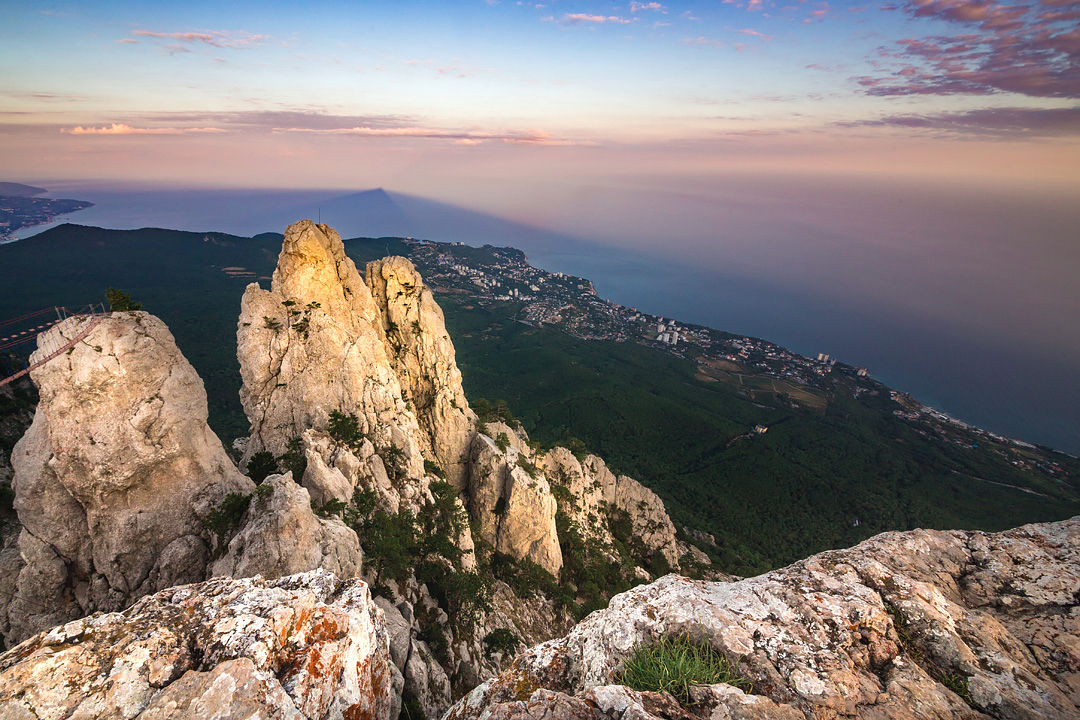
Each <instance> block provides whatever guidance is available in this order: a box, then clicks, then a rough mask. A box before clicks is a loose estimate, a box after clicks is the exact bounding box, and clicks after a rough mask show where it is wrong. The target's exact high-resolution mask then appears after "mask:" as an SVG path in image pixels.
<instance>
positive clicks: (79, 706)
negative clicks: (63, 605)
mask: <svg viewBox="0 0 1080 720" xmlns="http://www.w3.org/2000/svg"><path fill="white" fill-rule="evenodd" d="M390 682H391V671H390V665H389V647H388V638H387V634H386V628H385V626H384V624H383V619H382V613H381V612H379V611H378V610H377V609H376V607H375V605H374V603H373V602H372V600H371V596H370V593H369V592H368V588H367V585H366V584H364V583H363V582H362V581H359V580H350V581H346V582H341V581H339V580H337V579H336V578H334V577H333V576H332V575H330V574H328V573H325V572H312V573H306V574H302V575H293V576H291V577H286V578H282V579H280V580H277V581H274V582H268V581H266V580H263V579H261V578H254V579H248V580H232V579H230V578H220V579H215V580H210V581H207V582H204V583H200V584H198V585H186V586H182V587H176V588H172V589H169V590H166V591H163V592H160V593H158V594H156V595H153V596H150V597H146V598H143V599H142V600H140V601H139V602H138V603H136V604H135V605H134V606H133V607H131V608H130V609H129V610H127V611H125V612H123V613H110V614H105V615H94V616H92V617H88V618H85V619H82V620H77V621H75V622H71V623H68V624H66V625H61V626H59V627H56V628H54V629H52V630H51V631H49V632H48V633H42V634H39V635H37V636H35V637H34V638H32V639H30V640H28V641H26V642H24V643H23V644H21V645H19V646H17V647H15V648H13V649H12V650H9V651H8V652H6V653H4V654H3V655H0V717H3V718H5V720H6V719H7V718H13V719H15V718H35V719H36V718H60V717H78V718H87V719H90V718H100V719H101V720H105V719H106V718H109V719H112V718H136V717H138V718H140V719H142V720H150V719H153V720H158V719H164V718H192V719H194V718H254V717H262V718H282V719H285V718H288V719H289V720H301V719H309V720H315V719H316V718H319V719H321V718H327V719H329V718H370V719H371V720H385V719H386V718H388V717H389V714H390V705H391V685H390Z"/></svg>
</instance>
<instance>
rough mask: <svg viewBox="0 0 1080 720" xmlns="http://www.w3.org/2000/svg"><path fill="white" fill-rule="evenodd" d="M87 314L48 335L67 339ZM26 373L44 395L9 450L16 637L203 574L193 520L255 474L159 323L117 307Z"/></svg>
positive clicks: (200, 536) (11, 617)
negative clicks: (18, 567) (15, 531)
mask: <svg viewBox="0 0 1080 720" xmlns="http://www.w3.org/2000/svg"><path fill="white" fill-rule="evenodd" d="M88 322H90V321H89V320H88V319H85V318H70V319H68V320H66V321H64V322H63V323H60V324H59V325H57V326H56V327H54V328H53V329H51V330H49V331H48V333H49V334H50V335H52V334H55V335H61V336H63V337H65V338H68V337H73V336H75V335H76V334H78V333H79V332H80V330H81V329H82V328H83V326H84V323H88ZM47 340H48V339H45V340H43V342H45V341H47ZM39 352H40V351H39ZM32 359H34V358H32ZM31 376H32V377H33V380H34V382H35V384H36V385H37V386H38V390H39V393H40V402H39V403H38V406H37V411H36V413H35V414H34V421H33V424H32V425H31V426H30V429H29V430H28V431H27V432H26V434H25V435H24V436H23V438H22V439H21V440H20V441H19V443H18V444H17V445H16V448H15V452H14V453H13V456H12V461H13V464H14V467H15V478H14V488H15V495H16V496H15V509H16V511H17V512H18V515H19V521H20V522H21V523H22V525H23V531H22V534H21V537H20V541H19V546H20V551H21V553H22V556H23V558H24V560H25V561H26V567H25V568H23V570H22V571H21V572H20V573H19V577H18V580H17V581H16V589H15V592H14V595H13V597H12V600H11V602H10V603H9V605H8V608H7V618H8V624H9V626H10V631H11V636H13V637H14V638H16V639H21V638H24V637H27V636H28V635H30V634H32V633H33V632H36V631H38V630H40V629H42V628H44V627H48V626H50V625H53V624H55V623H57V622H62V621H65V620H69V619H72V618H74V617H79V616H81V615H85V614H86V613H89V612H92V611H94V610H118V609H120V608H123V607H126V606H127V605H128V604H130V603H131V602H132V601H133V600H134V599H136V598H138V597H140V596H142V595H145V594H147V593H151V592H156V591H157V590H161V589H163V588H166V587H170V586H172V585H176V584H178V583H182V582H190V581H193V580H201V579H202V578H203V577H204V573H205V569H206V563H207V560H208V557H209V553H208V545H207V540H208V536H207V531H206V530H205V529H204V527H203V525H202V522H201V519H202V518H204V517H206V515H207V514H208V513H209V512H210V511H211V510H212V509H213V508H214V507H216V506H217V505H218V504H219V503H220V501H221V500H222V498H224V496H225V495H226V494H228V493H230V492H250V491H251V490H252V489H253V488H254V484H253V483H252V482H251V481H250V480H248V479H247V478H245V477H243V476H242V475H241V474H240V473H239V471H237V470H236V468H235V467H234V466H233V464H232V462H231V461H230V460H229V458H228V456H227V455H226V454H225V450H224V449H223V448H222V446H221V442H220V441H219V440H218V438H217V436H216V435H214V433H213V431H212V430H210V427H209V426H208V425H207V424H206V418H207V406H206V392H205V390H204V389H203V384H202V381H201V380H200V379H199V377H198V375H197V374H196V373H195V370H194V368H192V367H191V365H190V364H189V363H188V362H187V360H186V359H185V358H184V356H183V355H182V354H181V353H180V350H179V349H178V348H177V347H176V343H175V342H174V340H173V337H172V335H171V334H170V333H169V330H168V328H166V327H165V325H164V323H162V322H161V321H160V320H159V319H157V318H156V317H154V316H152V315H149V314H147V313H144V312H125V313H113V314H111V315H109V316H107V317H105V318H103V319H101V321H100V323H99V324H98V325H97V326H96V327H94V328H93V329H92V330H91V331H90V333H89V335H87V336H86V338H85V339H84V340H82V341H81V342H79V343H77V344H76V345H75V346H74V347H73V348H72V349H71V351H70V352H68V353H66V354H63V355H60V356H59V357H57V358H54V359H53V360H50V361H49V362H48V363H46V364H45V365H42V366H41V367H39V368H37V369H36V370H34V371H33V372H32V373H31Z"/></svg>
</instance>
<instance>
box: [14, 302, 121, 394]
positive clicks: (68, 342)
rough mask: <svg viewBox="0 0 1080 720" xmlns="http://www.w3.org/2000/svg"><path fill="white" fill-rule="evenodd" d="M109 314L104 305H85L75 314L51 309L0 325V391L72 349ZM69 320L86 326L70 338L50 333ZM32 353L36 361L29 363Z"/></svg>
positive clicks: (60, 308)
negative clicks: (79, 320) (83, 319)
mask: <svg viewBox="0 0 1080 720" xmlns="http://www.w3.org/2000/svg"><path fill="white" fill-rule="evenodd" d="M108 314H109V313H108V312H107V311H106V310H105V306H104V305H87V306H86V307H84V308H81V309H79V310H76V311H72V310H69V309H68V308H65V307H50V308H45V309H44V310H37V311H35V312H32V313H27V314H26V315H21V316H19V317H17V318H12V319H10V320H4V321H3V322H0V387H3V386H4V385H7V384H8V383H11V382H14V381H16V380H18V379H19V378H21V377H22V376H24V375H27V374H28V373H29V372H30V371H31V370H35V369H37V368H39V367H41V366H42V365H44V364H45V363H47V362H49V361H50V360H52V359H53V358H55V357H57V356H59V355H61V354H62V353H65V352H67V351H69V350H70V349H71V348H73V347H75V345H76V344H78V343H79V342H81V341H82V340H84V339H85V338H86V336H87V335H89V334H90V331H91V330H93V329H94V328H95V327H97V326H98V324H99V323H100V322H101V320H102V319H103V318H105V317H106V316H108ZM72 317H78V318H87V319H88V320H89V322H87V323H83V324H82V326H81V327H80V328H79V332H78V333H76V334H75V335H74V336H72V337H70V338H66V337H64V336H63V335H61V334H60V333H50V332H49V330H51V329H53V328H54V327H56V326H57V325H59V324H60V323H62V322H64V321H65V320H67V319H68V318H72ZM39 351H40V352H39ZM35 353H37V357H36V358H34V359H33V360H31V358H32V357H33V356H34V354H35Z"/></svg>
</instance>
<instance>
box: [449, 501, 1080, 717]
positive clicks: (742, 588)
mask: <svg viewBox="0 0 1080 720" xmlns="http://www.w3.org/2000/svg"><path fill="white" fill-rule="evenodd" d="M1078 588H1080V518H1073V519H1072V520H1068V521H1064V522H1060V523H1050V524H1045V525H1029V526H1025V527H1022V528H1018V529H1017V530H1013V531H1010V532H1006V533H1000V534H996V535H991V534H986V533H979V532H937V531H922V530H916V531H912V532H907V533H886V534H883V535H879V536H877V537H874V538H871V539H870V540H868V541H866V542H864V543H862V544H860V545H858V546H856V547H854V548H851V549H848V550H838V551H832V552H826V553H822V554H820V555H815V556H814V557H811V558H808V559H807V560H804V561H802V562H799V563H796V564H794V565H792V566H790V567H787V568H784V569H782V570H777V571H774V572H771V573H767V574H765V575H761V576H759V577H755V578H749V579H746V580H741V581H738V582H734V583H705V582H700V581H691V580H687V579H685V578H682V577H679V576H675V575H669V576H667V577H664V578H662V579H661V580H658V581H656V582H655V583H653V584H651V585H646V586H640V587H638V588H635V589H633V590H631V591H629V592H627V593H624V594H622V595H619V596H617V597H616V598H614V599H613V600H612V602H611V604H610V606H609V607H608V608H607V609H606V610H602V611H599V612H596V613H593V614H592V615H590V616H589V617H588V618H586V619H585V621H583V622H582V623H581V624H579V625H578V626H577V627H575V628H574V629H573V630H572V631H571V632H570V634H568V635H567V636H566V637H565V638H562V639H560V640H553V641H551V642H547V643H544V644H542V645H539V646H536V647H534V648H532V649H531V650H529V651H528V652H526V653H524V654H522V655H521V656H519V657H518V658H517V659H516V660H515V661H514V663H513V665H512V667H511V668H510V669H509V670H507V671H506V672H504V673H502V674H501V675H500V676H498V677H497V678H494V679H493V680H490V681H488V682H487V683H485V684H483V685H481V686H480V687H478V688H477V689H476V690H475V691H473V692H472V693H471V694H470V695H469V696H468V697H466V698H465V699H463V700H462V701H460V702H459V703H458V704H457V705H455V706H454V708H452V709H451V710H450V712H449V713H448V716H447V717H448V718H449V720H466V719H470V718H479V717H481V716H483V717H497V716H501V715H521V716H528V717H537V718H538V717H541V716H543V717H549V718H553V719H557V718H563V717H576V716H577V714H578V710H580V705H573V703H572V702H571V701H572V700H574V699H578V698H581V699H587V700H589V701H590V702H589V703H588V704H589V705H590V706H592V707H597V708H599V710H600V711H601V715H602V716H603V717H605V718H625V717H627V715H626V713H627V712H629V709H631V708H634V707H636V708H638V709H637V710H634V711H633V712H631V713H630V716H632V717H634V718H641V719H642V720H644V719H645V718H650V717H671V714H670V713H660V712H652V711H650V710H649V709H648V707H647V703H645V702H644V701H643V700H642V699H641V698H636V699H635V698H633V697H630V696H628V695H626V694H625V693H624V692H623V691H621V690H619V691H615V692H613V691H612V690H611V689H610V688H605V687H603V686H609V685H611V684H612V683H613V682H617V681H618V679H619V675H620V673H621V669H622V664H623V662H624V661H625V659H626V658H627V657H628V656H629V654H630V653H631V652H632V650H633V649H634V647H636V646H638V645H641V644H648V643H650V642H653V641H655V640H656V639H658V638H660V637H663V636H673V635H688V636H690V637H691V638H692V639H694V640H695V641H697V642H701V643H705V644H708V645H711V646H712V647H713V648H714V649H716V650H718V651H720V652H722V653H724V654H725V655H727V656H728V657H729V658H731V659H732V660H734V661H735V662H736V663H737V667H738V671H739V672H740V673H741V674H742V675H743V676H744V677H746V678H747V679H748V680H749V681H750V682H751V683H752V684H753V688H754V692H755V693H757V694H758V695H757V696H748V695H746V694H745V693H744V692H743V691H741V690H738V689H736V688H731V687H726V686H717V687H713V688H703V689H699V690H697V691H695V692H696V695H695V699H697V700H698V701H699V703H700V704H697V705H695V706H694V708H691V709H692V710H694V711H695V712H697V713H699V714H700V716H702V717H708V718H716V719H717V720H719V719H720V718H728V717H732V718H741V717H759V718H793V717H811V718H837V717H865V718H942V719H944V718H978V717H987V716H989V717H995V718H1062V719H1064V718H1074V717H1077V716H1078V715H1080V593H1078ZM556 693H561V694H562V695H558V696H556V695H555V694H556ZM620 693H621V694H620ZM601 695H604V696H608V697H609V699H610V700H611V701H610V702H608V701H605V702H600V699H602V698H601V697H600V696H601ZM567 696H569V698H570V700H566V699H564V698H565V697H567ZM760 696H764V697H760ZM620 697H622V698H623V699H619V698H620ZM626 697H630V699H629V700H627V699H625V698H626ZM571 708H578V710H573V709H571Z"/></svg>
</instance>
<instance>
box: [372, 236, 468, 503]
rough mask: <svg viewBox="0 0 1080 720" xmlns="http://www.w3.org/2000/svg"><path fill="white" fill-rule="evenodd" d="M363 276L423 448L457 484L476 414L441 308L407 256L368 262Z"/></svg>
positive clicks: (464, 473) (464, 472)
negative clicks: (413, 415) (468, 395)
mask: <svg viewBox="0 0 1080 720" xmlns="http://www.w3.org/2000/svg"><path fill="white" fill-rule="evenodd" d="M366 282H367V285H368V287H369V288H370V289H371V293H372V295H373V297H374V299H375V305H376V307H378V309H379V314H380V316H381V318H382V323H381V324H380V326H379V328H380V330H381V331H382V333H383V337H384V340H385V342H386V343H387V346H388V347H389V348H390V353H389V355H390V361H391V363H392V365H393V367H394V370H395V371H396V372H397V376H398V379H399V381H400V382H401V387H402V390H403V392H404V393H405V397H406V400H407V401H408V402H409V403H411V405H412V409H413V412H414V413H415V414H416V418H417V420H418V421H419V423H420V429H421V433H422V439H423V444H424V449H425V451H430V454H431V456H432V458H433V459H434V461H435V462H436V463H437V464H438V465H439V466H440V467H441V468H442V470H443V472H444V473H445V474H446V477H447V479H448V480H449V481H450V482H451V483H452V484H454V485H455V486H456V487H458V489H461V488H463V487H464V483H465V481H466V476H467V468H466V465H467V463H468V449H469V441H470V439H471V437H472V434H473V431H474V430H475V428H476V415H475V414H474V413H473V412H472V411H471V410H470V409H469V403H468V401H467V400H466V399H465V392H464V390H462V387H461V371H460V370H458V366H457V362H456V360H455V357H454V355H455V353H454V344H453V343H452V342H451V341H450V336H449V335H448V334H447V332H446V324H445V322H444V320H443V313H442V309H441V308H440V307H439V305H438V303H436V302H435V298H434V297H433V296H432V294H431V290H430V289H428V287H427V286H426V285H424V281H423V279H422V278H421V277H420V273H418V272H417V271H416V268H415V267H413V264H412V263H411V262H409V261H408V260H406V259H405V258H401V257H388V258H384V259H382V260H376V261H374V262H370V263H368V265H367V272H366Z"/></svg>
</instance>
